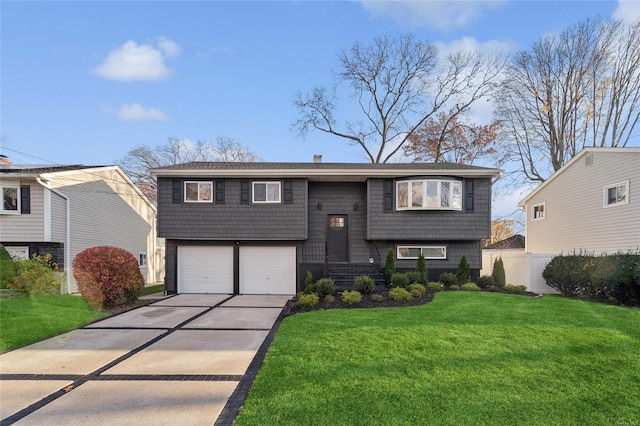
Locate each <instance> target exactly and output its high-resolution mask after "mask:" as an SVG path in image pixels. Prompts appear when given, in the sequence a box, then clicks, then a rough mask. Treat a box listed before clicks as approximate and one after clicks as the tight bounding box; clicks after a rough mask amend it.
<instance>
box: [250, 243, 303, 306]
mask: <svg viewBox="0 0 640 426" xmlns="http://www.w3.org/2000/svg"><path fill="white" fill-rule="evenodd" d="M295 292H296V248H295V247H240V293H242V294H287V295H288V294H295Z"/></svg>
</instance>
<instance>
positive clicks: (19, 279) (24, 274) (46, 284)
mask: <svg viewBox="0 0 640 426" xmlns="http://www.w3.org/2000/svg"><path fill="white" fill-rule="evenodd" d="M14 264H15V268H16V275H15V276H14V277H13V281H12V282H11V283H10V284H8V285H7V288H12V289H16V290H22V291H24V292H25V293H28V294H29V295H31V296H48V295H54V294H60V284H61V283H62V282H64V275H63V274H62V273H61V272H60V270H59V269H58V265H57V264H56V263H55V262H52V261H51V255H50V254H46V255H44V256H38V255H34V256H33V257H32V258H31V259H24V260H16V261H15V262H14Z"/></svg>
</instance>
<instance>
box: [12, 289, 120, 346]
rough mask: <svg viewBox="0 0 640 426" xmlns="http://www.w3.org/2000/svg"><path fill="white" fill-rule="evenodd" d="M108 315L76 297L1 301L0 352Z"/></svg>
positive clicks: (21, 298) (23, 298)
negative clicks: (93, 308)
mask: <svg viewBox="0 0 640 426" xmlns="http://www.w3.org/2000/svg"><path fill="white" fill-rule="evenodd" d="M106 315H108V313H106V312H96V311H94V310H92V309H91V308H89V306H88V305H87V302H85V300H84V299H83V298H82V297H79V296H71V295H64V296H41V297H20V298H12V299H0V351H6V350H7V349H11V348H14V347H16V346H22V345H25V344H28V343H32V342H35V341H38V340H41V339H45V338H47V337H51V336H55V335H57V334H60V333H64V332H67V331H70V330H73V329H75V328H78V327H80V326H83V325H85V324H87V323H90V322H91V321H93V320H95V319H98V318H102V317H104V316H106Z"/></svg>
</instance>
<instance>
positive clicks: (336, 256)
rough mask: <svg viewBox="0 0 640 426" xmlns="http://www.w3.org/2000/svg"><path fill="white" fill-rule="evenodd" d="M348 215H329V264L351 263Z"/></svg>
mask: <svg viewBox="0 0 640 426" xmlns="http://www.w3.org/2000/svg"><path fill="white" fill-rule="evenodd" d="M347 217H348V216H347V215H343V214H330V215H327V258H328V259H327V260H328V261H329V262H348V261H349V250H348V247H349V231H348V226H347Z"/></svg>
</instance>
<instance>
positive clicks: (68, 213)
mask: <svg viewBox="0 0 640 426" xmlns="http://www.w3.org/2000/svg"><path fill="white" fill-rule="evenodd" d="M36 182H38V183H39V184H40V185H42V186H44V187H45V188H47V189H48V190H49V191H51V192H53V193H54V194H56V195H58V196H60V197H62V198H63V199H64V201H65V204H66V209H65V212H66V220H65V221H66V226H65V242H64V270H65V273H66V281H67V294H71V259H70V257H71V202H70V201H69V197H67V196H66V195H64V194H63V193H61V192H60V191H56V190H55V189H53V188H52V187H51V186H49V185H48V184H46V183H44V182H43V181H42V179H40V178H39V177H37V178H36Z"/></svg>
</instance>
